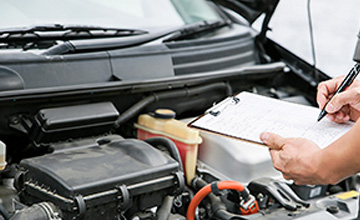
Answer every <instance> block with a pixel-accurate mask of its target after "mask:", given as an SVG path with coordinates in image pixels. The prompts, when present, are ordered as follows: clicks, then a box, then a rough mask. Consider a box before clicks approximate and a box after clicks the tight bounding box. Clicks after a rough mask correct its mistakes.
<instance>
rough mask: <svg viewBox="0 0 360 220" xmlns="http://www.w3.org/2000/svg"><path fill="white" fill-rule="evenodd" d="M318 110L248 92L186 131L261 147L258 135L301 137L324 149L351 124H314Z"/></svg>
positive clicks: (225, 102) (209, 112)
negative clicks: (193, 130)
mask: <svg viewBox="0 0 360 220" xmlns="http://www.w3.org/2000/svg"><path fill="white" fill-rule="evenodd" d="M319 112H320V109H318V108H315V107H312V106H305V105H300V104H296V103H290V102H287V101H282V100H278V99H273V98H269V97H265V96H261V95H257V94H253V93H250V92H241V93H239V94H238V95H236V96H233V97H228V98H226V99H224V100H223V101H221V102H220V103H219V104H217V105H215V106H213V107H212V108H210V109H208V110H207V111H206V112H205V114H204V115H202V116H200V117H198V118H197V119H195V120H194V121H192V122H190V123H189V124H188V126H189V127H193V128H196V129H200V130H204V131H208V132H211V133H215V134H220V135H225V136H228V137H232V138H235V139H239V140H243V141H249V142H254V143H258V144H262V142H261V140H260V138H259V136H260V133H261V132H265V131H268V132H272V133H276V134H279V135H281V136H283V137H301V138H306V139H309V140H312V141H313V142H315V143H316V144H318V145H319V146H320V147H321V148H324V147H326V146H328V145H329V144H331V143H332V142H334V141H335V140H337V139H338V138H339V137H341V136H342V135H343V134H345V133H346V132H347V131H348V130H350V128H351V127H352V125H353V122H347V123H343V124H336V123H334V122H331V121H330V120H329V119H327V118H325V119H324V120H321V121H320V122H317V117H318V115H319Z"/></svg>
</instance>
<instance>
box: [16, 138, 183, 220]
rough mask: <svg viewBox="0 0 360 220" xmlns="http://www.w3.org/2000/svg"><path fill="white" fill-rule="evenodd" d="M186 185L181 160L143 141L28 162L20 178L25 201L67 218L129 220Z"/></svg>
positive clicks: (105, 143) (101, 143) (103, 143)
mask: <svg viewBox="0 0 360 220" xmlns="http://www.w3.org/2000/svg"><path fill="white" fill-rule="evenodd" d="M183 186H184V179H183V175H182V173H181V172H180V171H179V164H178V162H176V161H175V160H173V159H172V158H171V157H170V156H168V155H165V154H163V153H162V152H160V151H159V150H157V149H155V148H153V147H152V146H151V145H149V144H147V143H145V142H143V141H140V140H135V139H121V138H119V139H103V140H97V142H94V143H93V144H92V145H90V146H77V147H75V148H73V149H71V150H61V151H59V152H55V153H53V154H48V155H45V156H40V157H35V158H30V159H25V160H22V161H21V163H20V171H19V172H18V173H17V175H16V178H15V187H16V188H17V189H18V191H19V192H20V194H19V196H20V200H21V202H23V203H25V204H27V205H31V204H33V203H36V202H40V201H50V202H52V203H54V204H55V205H56V206H57V207H58V208H60V209H61V210H62V212H63V215H64V219H102V220H107V219H120V216H127V217H129V216H131V215H132V214H133V213H135V212H139V211H143V210H145V209H147V208H150V207H154V206H158V205H161V203H162V199H163V198H164V197H165V196H166V195H174V194H177V193H179V192H181V191H182V188H183Z"/></svg>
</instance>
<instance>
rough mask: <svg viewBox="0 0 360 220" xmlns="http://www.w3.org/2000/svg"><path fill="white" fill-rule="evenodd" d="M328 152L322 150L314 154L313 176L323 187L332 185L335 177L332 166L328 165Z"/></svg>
mask: <svg viewBox="0 0 360 220" xmlns="http://www.w3.org/2000/svg"><path fill="white" fill-rule="evenodd" d="M325 154H326V152H325V151H324V150H323V149H322V150H319V151H317V152H316V153H314V154H312V161H313V166H314V170H313V176H314V179H316V182H318V183H319V184H321V185H327V184H332V183H333V182H334V181H335V180H333V178H334V175H333V173H332V172H331V166H330V164H328V158H327V157H326V155H325Z"/></svg>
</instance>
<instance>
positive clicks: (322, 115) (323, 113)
mask: <svg viewBox="0 0 360 220" xmlns="http://www.w3.org/2000/svg"><path fill="white" fill-rule="evenodd" d="M325 115H326V111H321V112H320V114H319V117H318V119H317V121H320V120H321V119H322V118H323V117H324V116H325Z"/></svg>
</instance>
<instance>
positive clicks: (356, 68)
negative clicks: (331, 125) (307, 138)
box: [317, 63, 360, 121]
mask: <svg viewBox="0 0 360 220" xmlns="http://www.w3.org/2000/svg"><path fill="white" fill-rule="evenodd" d="M359 67H360V65H359V63H356V64H355V65H354V67H353V68H352V69H351V70H350V72H349V73H348V74H347V75H346V77H345V79H344V81H342V83H341V84H340V86H339V88H338V89H337V90H336V92H335V93H334V95H333V96H332V97H331V98H330V99H329V101H328V102H327V103H326V104H325V106H324V108H323V109H322V110H321V112H320V114H319V117H318V119H317V120H318V121H320V120H321V119H322V118H323V117H324V116H325V115H326V114H327V112H326V111H325V109H326V106H327V105H328V104H329V102H330V101H331V99H332V98H333V97H334V96H336V95H337V94H339V93H340V92H342V91H344V90H345V89H346V88H347V87H348V86H350V85H351V83H352V82H353V81H354V79H355V78H356V76H357V75H358V74H359V72H360V68H359Z"/></svg>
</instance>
